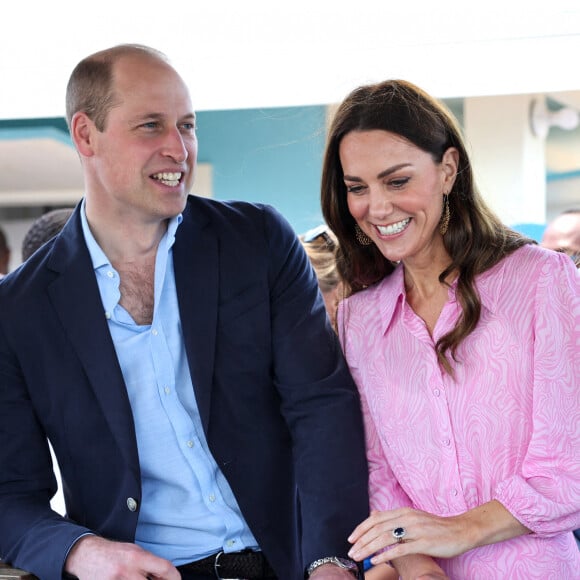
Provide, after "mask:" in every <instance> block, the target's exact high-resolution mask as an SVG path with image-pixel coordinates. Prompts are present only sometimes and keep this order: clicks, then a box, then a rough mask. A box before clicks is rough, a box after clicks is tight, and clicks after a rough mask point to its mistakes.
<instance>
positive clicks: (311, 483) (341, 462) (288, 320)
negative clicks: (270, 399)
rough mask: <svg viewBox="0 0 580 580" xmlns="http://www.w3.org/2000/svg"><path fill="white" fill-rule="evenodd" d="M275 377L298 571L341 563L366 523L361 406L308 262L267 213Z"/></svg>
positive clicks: (280, 220)
mask: <svg viewBox="0 0 580 580" xmlns="http://www.w3.org/2000/svg"><path fill="white" fill-rule="evenodd" d="M266 229H267V239H268V243H269V250H270V252H269V255H270V260H269V273H268V276H269V286H270V304H271V310H272V312H271V319H272V341H273V353H274V361H273V372H274V380H275V384H276V387H277V389H278V392H279V393H280V396H281V405H282V412H283V414H284V417H285V419H286V422H287V424H288V426H289V429H290V431H291V435H292V440H293V449H294V457H295V469H296V478H297V484H298V494H299V500H300V505H301V517H302V532H303V535H302V555H303V563H304V566H307V565H308V564H310V563H311V562H312V561H314V560H316V559H318V558H321V557H325V556H346V554H347V552H348V549H349V547H350V545H349V543H348V542H347V537H348V536H349V535H350V533H351V532H352V530H353V529H354V528H355V527H356V526H357V525H358V524H359V523H360V522H361V521H362V520H363V519H364V518H366V517H367V516H368V513H369V508H368V469H367V463H366V458H365V449H364V430H363V425H362V415H361V409H360V400H359V396H358V393H357V390H356V387H355V385H354V382H353V380H352V378H351V376H350V372H349V370H348V368H347V366H346V363H345V360H344V358H343V354H342V351H341V349H340V345H339V342H338V338H337V336H336V334H335V332H334V331H333V329H332V327H331V325H330V322H329V320H328V317H327V315H326V310H325V307H324V302H323V300H322V296H321V294H320V292H319V290H318V284H317V280H316V276H315V274H314V271H313V269H312V267H311V265H310V262H309V260H308V257H307V255H306V253H305V251H304V249H303V248H302V245H301V244H300V242H299V240H298V238H297V237H296V235H295V233H294V232H293V231H292V229H291V228H290V226H289V225H288V224H287V223H286V222H285V220H284V219H283V218H282V217H281V216H280V215H279V214H278V213H277V212H276V211H275V210H273V209H272V208H268V209H267V210H266Z"/></svg>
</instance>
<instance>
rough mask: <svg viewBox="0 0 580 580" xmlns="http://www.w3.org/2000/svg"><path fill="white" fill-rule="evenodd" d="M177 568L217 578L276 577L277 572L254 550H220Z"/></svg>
mask: <svg viewBox="0 0 580 580" xmlns="http://www.w3.org/2000/svg"><path fill="white" fill-rule="evenodd" d="M177 569H178V570H183V571H184V572H189V573H191V574H200V575H208V576H215V577H216V578H243V579H244V580H258V579H260V578H276V573H275V572H274V570H272V567H271V566H270V564H269V562H268V560H266V557H265V556H264V554H263V553H262V552H254V551H252V550H244V551H243V552H218V553H217V554H212V555H211V556H207V557H206V558H203V559H202V560H197V561H195V562H190V563H189V564H182V565H181V566H178V567H177Z"/></svg>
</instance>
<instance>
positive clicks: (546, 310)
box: [494, 253, 580, 536]
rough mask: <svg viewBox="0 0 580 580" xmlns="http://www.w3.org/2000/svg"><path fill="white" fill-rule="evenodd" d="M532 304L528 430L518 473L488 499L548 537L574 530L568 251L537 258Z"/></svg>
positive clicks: (578, 439) (574, 297)
mask: <svg viewBox="0 0 580 580" xmlns="http://www.w3.org/2000/svg"><path fill="white" fill-rule="evenodd" d="M529 282H530V280H529V279H528V281H527V282H525V283H529ZM533 308H534V327H533V330H534V333H535V336H534V347H533V353H534V377H533V390H534V392H533V432H532V435H531V439H530V443H529V446H528V449H527V453H526V457H525V459H524V461H523V464H522V469H521V472H520V473H518V474H516V475H513V476H512V477H510V478H509V479H506V480H504V481H502V482H501V483H499V484H498V486H497V488H496V490H495V494H494V497H495V499H497V500H498V501H500V502H501V503H502V504H503V505H504V506H505V507H506V508H507V509H508V510H509V511H510V512H511V513H512V514H513V515H514V517H516V518H517V519H518V520H519V521H520V522H522V523H523V524H524V525H525V526H526V527H528V528H529V529H530V530H532V531H533V532H534V533H536V534H539V535H543V536H552V535H555V534H558V533H561V532H563V531H569V530H573V529H575V528H578V527H580V384H579V383H580V348H579V347H580V275H579V272H578V270H576V268H575V267H574V264H573V262H572V261H571V260H570V258H569V257H568V256H566V255H564V254H557V253H553V254H552V253H550V254H549V255H547V256H546V257H545V258H543V262H542V263H541V264H540V266H539V271H538V275H537V282H536V292H535V303H534V305H533Z"/></svg>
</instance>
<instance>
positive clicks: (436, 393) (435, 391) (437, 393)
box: [433, 389, 441, 397]
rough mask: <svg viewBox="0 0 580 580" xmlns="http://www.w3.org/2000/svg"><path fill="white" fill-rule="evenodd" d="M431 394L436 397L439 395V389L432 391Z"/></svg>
mask: <svg viewBox="0 0 580 580" xmlns="http://www.w3.org/2000/svg"><path fill="white" fill-rule="evenodd" d="M433 394H434V395H435V396H436V397H438V396H439V395H440V394H441V391H440V390H439V389H434V390H433Z"/></svg>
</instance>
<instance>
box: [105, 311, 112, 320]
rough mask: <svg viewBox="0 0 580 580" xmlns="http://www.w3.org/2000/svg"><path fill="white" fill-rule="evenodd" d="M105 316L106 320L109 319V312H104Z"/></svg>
mask: <svg viewBox="0 0 580 580" xmlns="http://www.w3.org/2000/svg"><path fill="white" fill-rule="evenodd" d="M105 318H106V319H107V320H111V313H110V312H105Z"/></svg>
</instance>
